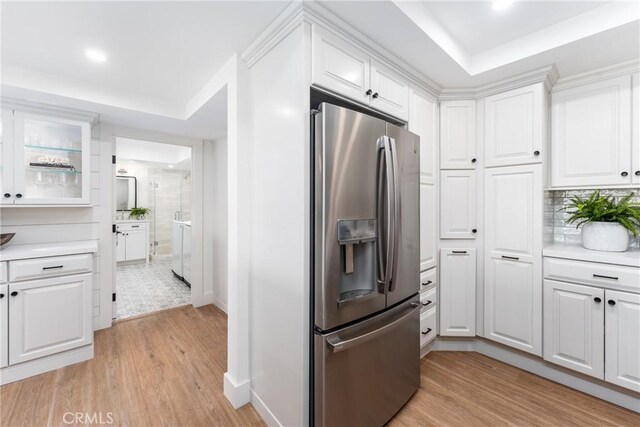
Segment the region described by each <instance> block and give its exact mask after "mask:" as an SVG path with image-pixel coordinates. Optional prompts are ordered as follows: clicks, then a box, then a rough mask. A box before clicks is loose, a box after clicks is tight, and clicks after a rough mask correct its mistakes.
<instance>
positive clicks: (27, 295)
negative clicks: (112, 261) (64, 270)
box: [9, 274, 93, 365]
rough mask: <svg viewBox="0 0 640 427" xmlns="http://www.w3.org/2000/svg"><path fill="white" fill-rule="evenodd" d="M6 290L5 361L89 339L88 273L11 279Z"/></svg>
mask: <svg viewBox="0 0 640 427" xmlns="http://www.w3.org/2000/svg"><path fill="white" fill-rule="evenodd" d="M9 292H10V296H9V364H11V365H14V364H16V363H21V362H26V361H27V360H32V359H37V358H39V357H43V356H47V355H50V354H54V353H59V352H61V351H65V350H70V349H73V348H77V347H82V346H85V345H88V344H91V343H92V342H93V328H92V325H91V274H79V275H75V276H63V277H55V278H50V279H41V280H33V281H29V282H21V283H12V284H10V285H9ZM14 293H15V294H14Z"/></svg>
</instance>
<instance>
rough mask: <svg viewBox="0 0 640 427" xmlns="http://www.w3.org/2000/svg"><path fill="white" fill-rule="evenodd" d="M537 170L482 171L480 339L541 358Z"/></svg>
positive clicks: (539, 189) (538, 167)
mask: <svg viewBox="0 0 640 427" xmlns="http://www.w3.org/2000/svg"><path fill="white" fill-rule="evenodd" d="M542 197H543V191H542V165H525V166H511V167H502V168H488V169H486V170H485V218H486V221H485V227H486V229H487V230H486V240H485V248H486V250H485V303H484V304H485V306H484V310H485V316H484V317H485V337H486V338H488V339H492V340H495V341H498V342H500V343H502V344H505V345H509V346H512V347H515V348H518V349H520V350H523V351H527V352H529V353H533V354H537V355H541V354H542V209H543V207H542Z"/></svg>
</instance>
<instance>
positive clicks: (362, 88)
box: [311, 25, 371, 105]
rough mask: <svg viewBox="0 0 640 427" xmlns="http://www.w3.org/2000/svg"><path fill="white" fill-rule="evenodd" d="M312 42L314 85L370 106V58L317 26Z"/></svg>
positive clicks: (314, 29)
mask: <svg viewBox="0 0 640 427" xmlns="http://www.w3.org/2000/svg"><path fill="white" fill-rule="evenodd" d="M311 43H312V47H311V83H312V84H314V85H317V86H320V87H323V88H325V89H329V90H331V91H333V92H336V93H339V94H341V95H344V96H347V97H348V98H351V99H353V100H355V101H358V102H361V103H363V104H367V105H368V104H369V95H368V94H367V91H368V90H369V89H371V88H370V86H369V84H370V66H369V56H368V55H367V54H366V53H364V52H363V51H361V50H360V49H358V48H356V47H355V46H353V45H352V44H350V43H348V42H346V41H345V40H343V39H341V38H339V37H338V36H336V35H334V34H331V33H330V32H328V31H326V30H325V29H323V28H321V27H319V26H317V25H312V30H311Z"/></svg>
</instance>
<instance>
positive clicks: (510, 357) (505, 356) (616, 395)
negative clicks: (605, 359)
mask: <svg viewBox="0 0 640 427" xmlns="http://www.w3.org/2000/svg"><path fill="white" fill-rule="evenodd" d="M430 350H431V351H475V352H478V353H480V354H483V355H485V356H487V357H491V358H492V359H496V360H499V361H501V362H504V363H507V364H509V365H512V366H515V367H517V368H520V369H522V370H524V371H527V372H531V373H532V374H536V375H539V376H541V377H543V378H546V379H548V380H551V381H554V382H557V383H560V384H562V385H565V386H567V387H570V388H573V389H576V390H579V391H581V392H583V393H586V394H590V395H591V396H595V397H597V398H599V399H602V400H606V401H607V402H611V403H613V404H615V405H618V406H622V407H623V408H627V409H629V410H631V411H635V412H640V394H638V393H634V392H633V391H631V390H626V389H623V388H622V387H618V386H616V385H613V384H609V383H607V382H605V381H602V380H598V379H597V378H591V377H588V376H586V375H583V374H581V373H579V372H574V371H571V370H569V369H566V368H563V367H561V366H557V365H554V364H552V363H549V362H547V361H545V360H544V359H542V358H540V357H537V356H533V355H531V354H528V353H524V352H522V351H519V350H514V349H511V348H508V347H506V346H504V345H502V344H497V343H494V342H491V341H488V340H486V339H484V338H480V337H475V338H445V337H438V338H437V339H436V340H435V342H434V343H433V346H432V348H431V349H430Z"/></svg>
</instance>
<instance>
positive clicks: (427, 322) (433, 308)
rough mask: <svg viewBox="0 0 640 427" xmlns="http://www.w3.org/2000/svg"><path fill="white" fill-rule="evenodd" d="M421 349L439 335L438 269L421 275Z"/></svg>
mask: <svg viewBox="0 0 640 427" xmlns="http://www.w3.org/2000/svg"><path fill="white" fill-rule="evenodd" d="M420 304H422V307H421V308H420V347H423V346H425V345H426V344H428V343H429V342H431V341H432V340H433V339H434V338H435V337H436V336H437V334H438V325H437V320H438V274H437V269H436V268H432V269H431V270H428V271H425V272H423V273H422V274H421V275H420Z"/></svg>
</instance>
